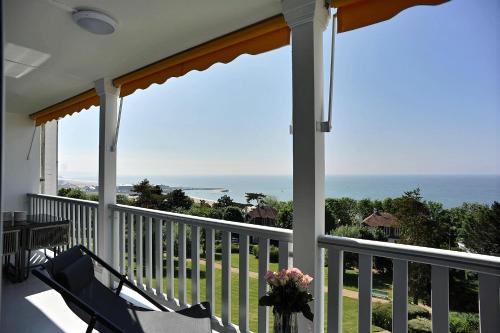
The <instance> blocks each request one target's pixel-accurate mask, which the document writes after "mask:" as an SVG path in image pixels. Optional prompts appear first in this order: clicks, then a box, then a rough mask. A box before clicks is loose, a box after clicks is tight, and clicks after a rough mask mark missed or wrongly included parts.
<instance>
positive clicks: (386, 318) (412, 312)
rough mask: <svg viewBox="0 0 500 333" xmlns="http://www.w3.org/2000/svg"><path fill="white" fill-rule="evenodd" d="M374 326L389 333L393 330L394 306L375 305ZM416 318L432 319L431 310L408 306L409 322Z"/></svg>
mask: <svg viewBox="0 0 500 333" xmlns="http://www.w3.org/2000/svg"><path fill="white" fill-rule="evenodd" d="M372 318H373V324H375V325H377V326H379V327H382V328H383V329H386V330H388V331H391V330H392V304H391V303H374V304H373V310H372ZM415 318H426V319H430V318H431V314H430V312H429V310H427V309H426V308H424V307H421V306H418V305H414V304H408V320H411V319H415Z"/></svg>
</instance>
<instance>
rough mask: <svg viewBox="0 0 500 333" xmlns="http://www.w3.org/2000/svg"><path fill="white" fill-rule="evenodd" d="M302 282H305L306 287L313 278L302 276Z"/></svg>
mask: <svg viewBox="0 0 500 333" xmlns="http://www.w3.org/2000/svg"><path fill="white" fill-rule="evenodd" d="M302 280H303V281H305V282H306V283H307V284H308V285H309V284H311V282H312V280H314V279H313V277H312V276H309V275H307V274H306V275H304V277H303V278H302Z"/></svg>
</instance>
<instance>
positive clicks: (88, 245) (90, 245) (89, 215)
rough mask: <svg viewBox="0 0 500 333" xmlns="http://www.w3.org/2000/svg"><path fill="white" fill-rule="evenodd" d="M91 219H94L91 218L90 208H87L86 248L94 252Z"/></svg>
mask: <svg viewBox="0 0 500 333" xmlns="http://www.w3.org/2000/svg"><path fill="white" fill-rule="evenodd" d="M93 218H94V217H93V216H92V207H90V206H88V207H87V220H88V224H87V233H88V235H87V247H88V248H89V249H91V250H94V249H92V221H93ZM94 251H95V250H94ZM96 252H97V251H96Z"/></svg>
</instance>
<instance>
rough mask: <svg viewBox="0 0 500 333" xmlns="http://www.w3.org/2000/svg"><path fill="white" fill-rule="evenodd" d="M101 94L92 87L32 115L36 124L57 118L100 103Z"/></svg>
mask: <svg viewBox="0 0 500 333" xmlns="http://www.w3.org/2000/svg"><path fill="white" fill-rule="evenodd" d="M99 102H100V101H99V96H98V95H97V92H96V90H95V89H90V90H87V91H85V92H84V93H81V94H79V95H76V96H73V97H71V98H68V99H66V100H64V101H62V102H60V103H57V104H54V105H52V106H49V107H48V108H45V109H43V110H40V111H38V112H36V113H33V114H31V115H30V118H31V119H33V120H35V124H36V126H40V125H42V124H44V123H46V122H48V121H52V120H56V119H59V118H62V117H65V116H67V115H70V114H73V113H75V112H80V111H81V110H84V109H88V108H90V107H91V106H97V105H99Z"/></svg>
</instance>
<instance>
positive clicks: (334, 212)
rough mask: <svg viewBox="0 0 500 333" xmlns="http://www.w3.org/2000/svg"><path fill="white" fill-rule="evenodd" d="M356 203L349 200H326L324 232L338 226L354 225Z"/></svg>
mask: <svg viewBox="0 0 500 333" xmlns="http://www.w3.org/2000/svg"><path fill="white" fill-rule="evenodd" d="M356 216H357V202H356V200H354V199H351V198H340V199H336V198H328V199H326V200H325V232H326V233H329V232H330V231H331V230H333V229H335V228H336V227H338V226H340V225H353V224H356V222H357V221H356Z"/></svg>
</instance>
